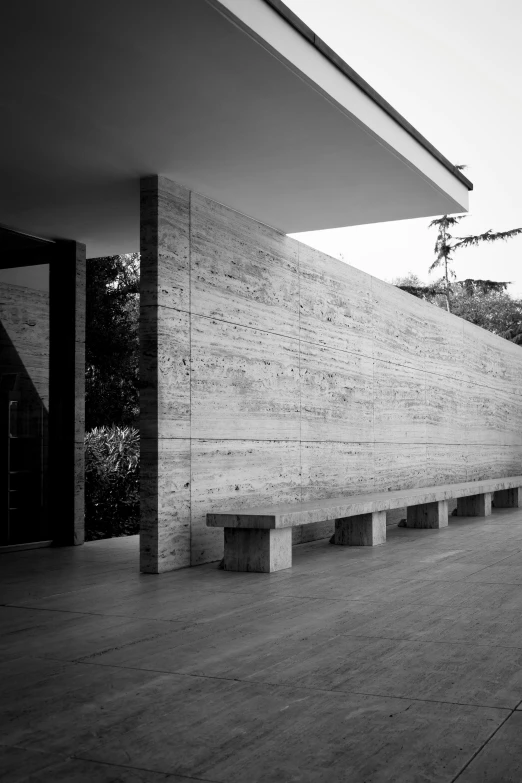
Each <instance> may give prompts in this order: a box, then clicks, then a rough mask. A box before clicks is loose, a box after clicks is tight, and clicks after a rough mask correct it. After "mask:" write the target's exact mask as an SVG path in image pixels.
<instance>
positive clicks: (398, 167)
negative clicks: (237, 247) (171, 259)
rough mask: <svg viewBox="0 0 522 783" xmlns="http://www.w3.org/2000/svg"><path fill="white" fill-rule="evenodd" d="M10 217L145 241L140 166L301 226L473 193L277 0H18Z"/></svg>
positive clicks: (432, 206) (95, 245)
mask: <svg viewBox="0 0 522 783" xmlns="http://www.w3.org/2000/svg"><path fill="white" fill-rule="evenodd" d="M3 21H4V31H5V34H4V37H3V38H4V40H3V44H2V48H1V50H0V67H1V70H2V73H3V74H4V75H5V74H8V75H9V78H5V79H4V80H3V85H2V88H1V93H0V106H1V109H2V123H1V124H0V173H1V182H2V186H1V189H0V224H3V225H4V226H8V227H11V228H14V229H16V230H20V231H23V232H27V233H30V234H34V235H38V236H42V237H48V238H60V239H75V240H77V241H80V242H84V243H85V244H86V245H87V252H88V255H89V256H91V257H93V256H100V255H109V254H115V253H123V252H131V251H135V250H137V249H138V247H139V198H138V193H139V186H138V180H139V178H140V177H141V176H146V175H150V174H162V175H164V176H167V177H169V178H171V179H173V180H174V181H176V182H179V183H181V184H183V185H186V186H187V187H189V188H190V189H192V190H195V191H197V192H199V193H203V194H204V195H206V196H209V197H210V198H213V199H215V200H216V201H219V202H221V203H223V204H226V205H228V206H230V207H232V208H233V209H237V210H239V211H241V212H243V213H245V214H247V215H249V216H251V217H253V218H255V219H257V220H260V221H262V222H264V223H266V224H268V225H270V226H273V227H274V228H277V229H279V230H281V231H283V232H285V233H293V232H299V231H311V230H316V229H325V228H334V227H339V226H351V225H359V224H364V223H374V222H382V221H389V220H400V219H405V218H415V217H425V216H431V215H438V214H444V213H454V212H463V211H466V210H467V209H468V190H469V189H471V187H472V186H471V183H470V182H469V181H468V180H467V179H466V177H464V176H463V175H462V174H461V173H460V172H459V171H457V170H456V169H455V167H454V166H452V164H451V163H449V162H448V161H447V160H446V159H445V158H444V157H443V156H442V155H441V154H440V153H439V152H438V151H437V150H435V149H434V148H433V147H432V146H431V145H430V144H429V142H427V141H426V140H425V139H423V137H422V136H420V134H418V133H417V132H416V131H415V130H414V129H413V128H412V127H411V126H409V125H408V123H407V122H406V121H405V120H403V119H402V118H401V117H400V116H399V115H398V114H397V113H396V112H394V110H393V109H392V107H390V106H389V105H388V104H387V103H386V102H385V101H384V100H383V99H382V98H380V96H378V95H377V94H376V93H374V91H373V90H372V89H371V88H370V87H369V86H368V85H366V84H365V82H363V80H361V79H360V78H359V77H358V76H357V74H354V72H353V71H351V69H350V68H349V66H347V65H346V64H345V63H343V62H342V61H341V60H340V59H339V58H337V57H336V55H335V54H334V53H333V52H331V51H330V50H329V49H328V47H327V46H326V45H325V44H324V43H323V42H321V41H320V39H318V38H317V37H316V36H315V35H314V34H313V32H312V31H310V30H309V29H308V28H307V27H306V26H305V25H304V24H303V23H302V22H300V20H299V19H298V18H297V17H295V16H294V15H293V14H292V13H291V12H290V11H289V10H288V9H286V8H285V6H284V5H283V4H282V3H281V2H279V0H174V1H173V0H154V2H151V3H147V4H145V5H144V4H143V2H142V0H126V2H125V3H124V4H120V3H107V2H106V0H92V2H90V3H89V4H87V5H85V4H81V3H77V2H71V0H50V2H47V3H42V2H37V1H36V0H29V1H28V2H24V3H11V4H10V5H9V7H6V9H4V11H3Z"/></svg>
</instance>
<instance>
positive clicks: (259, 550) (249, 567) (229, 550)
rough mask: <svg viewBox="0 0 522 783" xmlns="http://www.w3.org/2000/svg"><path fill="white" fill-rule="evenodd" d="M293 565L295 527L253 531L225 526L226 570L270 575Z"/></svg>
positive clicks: (224, 560)
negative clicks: (293, 534) (293, 533)
mask: <svg viewBox="0 0 522 783" xmlns="http://www.w3.org/2000/svg"><path fill="white" fill-rule="evenodd" d="M291 567H292V528H291V527H289V528H283V529H282V530H250V529H247V528H236V527H226V528H225V554H224V559H223V568H224V570H225V571H255V572H257V573H263V574H270V573H272V572H273V571H281V570H282V569H283V568H291Z"/></svg>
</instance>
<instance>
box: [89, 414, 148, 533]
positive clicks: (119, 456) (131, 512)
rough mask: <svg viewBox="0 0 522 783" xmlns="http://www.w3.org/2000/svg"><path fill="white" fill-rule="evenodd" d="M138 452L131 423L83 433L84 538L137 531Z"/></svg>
mask: <svg viewBox="0 0 522 783" xmlns="http://www.w3.org/2000/svg"><path fill="white" fill-rule="evenodd" d="M139 453H140V436H139V432H138V430H137V429H134V428H133V427H114V426H113V427H95V428H94V429H92V430H91V431H90V432H87V433H86V434H85V535H86V538H87V540H88V541H92V540H95V539H99V538H111V537H113V536H128V535H132V534H134V533H138V532H139V470H140V467H139Z"/></svg>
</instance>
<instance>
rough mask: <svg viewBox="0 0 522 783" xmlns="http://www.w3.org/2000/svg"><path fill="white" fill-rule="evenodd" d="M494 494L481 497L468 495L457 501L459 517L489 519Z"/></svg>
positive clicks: (486, 493) (481, 495)
mask: <svg viewBox="0 0 522 783" xmlns="http://www.w3.org/2000/svg"><path fill="white" fill-rule="evenodd" d="M492 494H493V493H492V492H484V493H481V494H480V495H468V497H465V498H458V500H457V516H458V517H489V516H490V515H491V495H492Z"/></svg>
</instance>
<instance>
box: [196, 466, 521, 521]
mask: <svg viewBox="0 0 522 783" xmlns="http://www.w3.org/2000/svg"><path fill="white" fill-rule="evenodd" d="M516 487H522V476H509V477H508V478H501V479H485V480H483V481H467V482H463V483H461V484H441V485H440V486H436V487H414V488H413V489H396V490H393V491H391V492H365V493H364V494H361V495H350V496H346V495H343V496H340V497H335V498H328V499H324V500H311V501H309V502H307V503H284V504H279V505H273V506H270V505H266V506H256V507H252V508H244V509H237V510H234V509H230V510H229V511H226V512H223V513H219V514H207V526H208V527H241V528H258V529H259V528H261V529H265V530H266V529H275V528H283V527H296V526H298V525H307V524H311V523H313V522H326V521H328V520H332V519H342V518H343V517H351V516H355V515H356V514H371V513H373V512H374V511H389V510H391V509H394V508H402V507H403V506H416V505H420V504H421V503H434V502H436V501H438V500H451V499H453V498H461V497H469V496H470V495H482V494H484V493H485V492H495V491H497V490H501V489H514V488H516Z"/></svg>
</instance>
